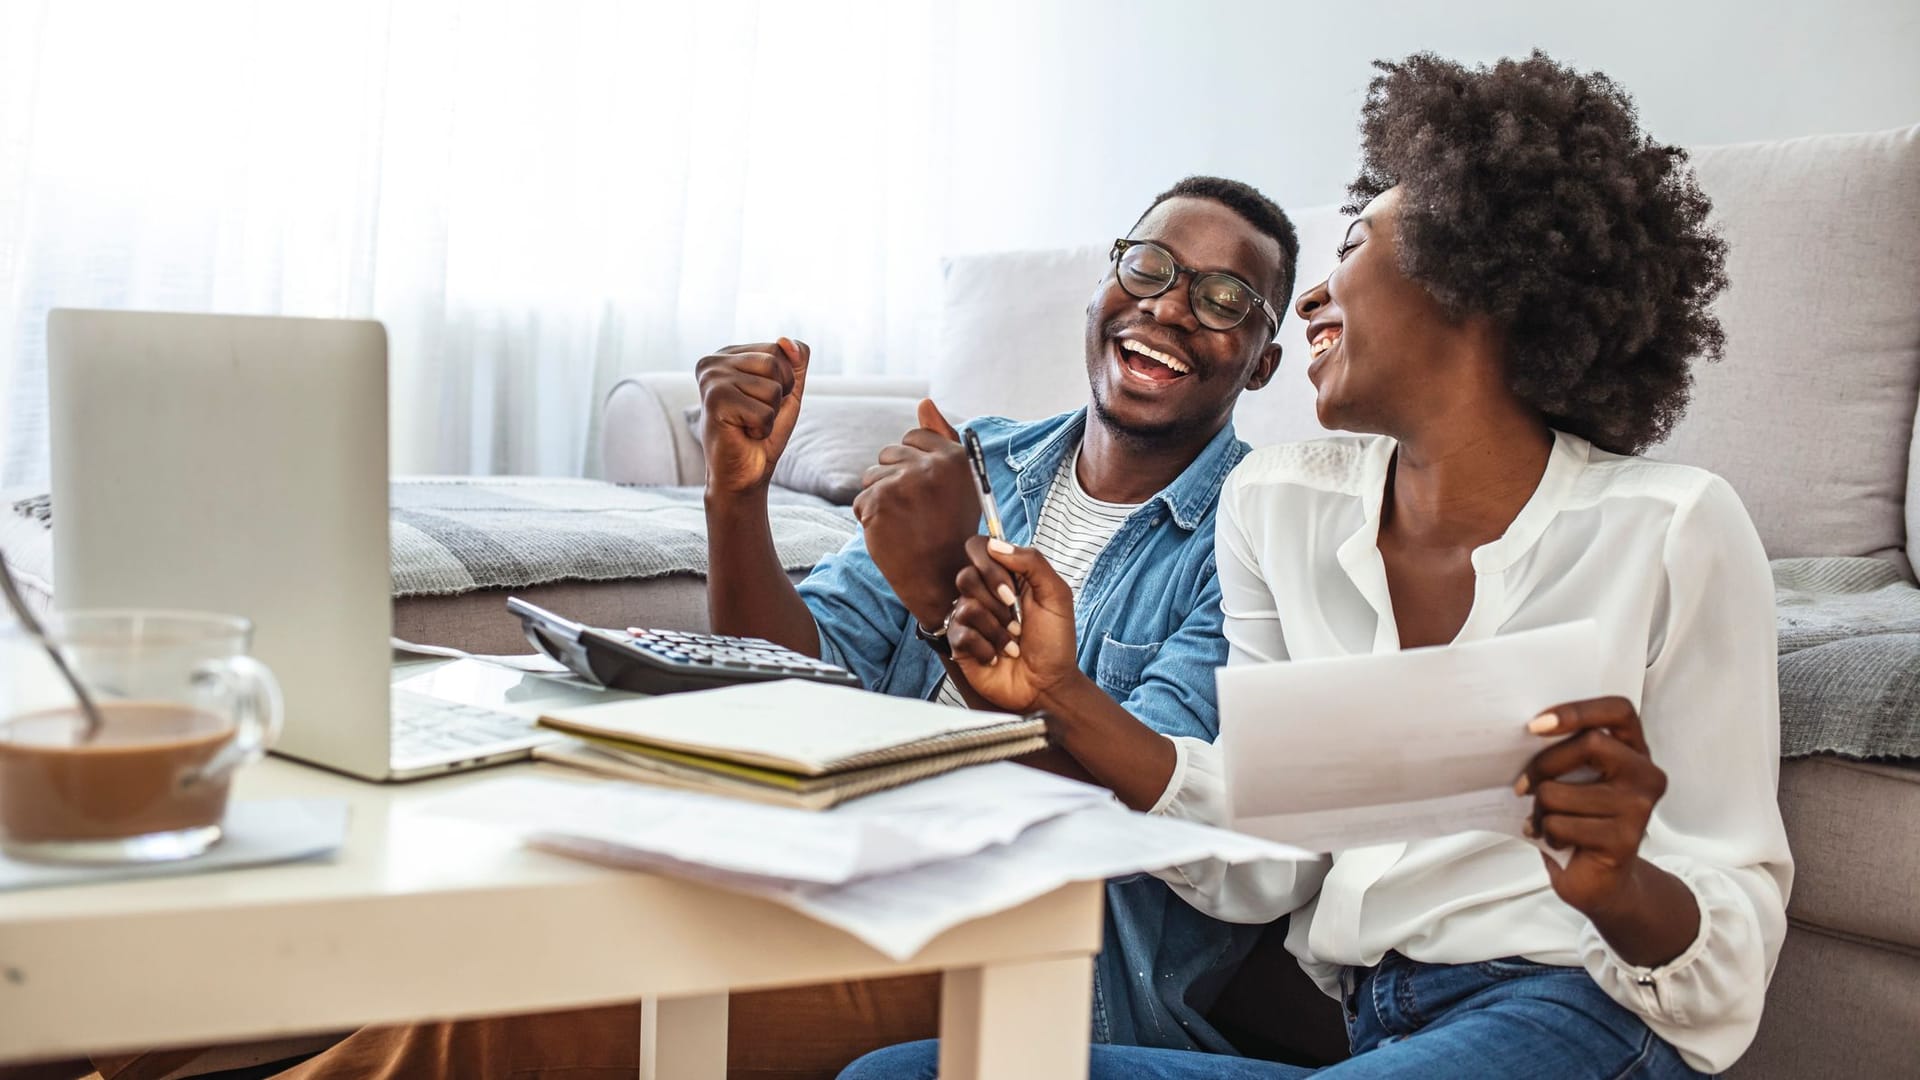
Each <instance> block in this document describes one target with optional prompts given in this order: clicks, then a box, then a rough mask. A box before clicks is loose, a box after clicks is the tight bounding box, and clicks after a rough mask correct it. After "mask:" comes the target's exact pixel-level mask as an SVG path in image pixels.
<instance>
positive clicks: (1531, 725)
mask: <svg viewBox="0 0 1920 1080" xmlns="http://www.w3.org/2000/svg"><path fill="white" fill-rule="evenodd" d="M1559 726H1560V718H1559V717H1557V716H1555V715H1553V714H1552V713H1550V712H1543V713H1541V714H1540V715H1539V716H1536V717H1534V718H1533V719H1531V720H1529V721H1527V730H1528V731H1531V732H1533V733H1534V734H1535V735H1545V734H1546V733H1547V732H1549V731H1552V730H1553V729H1555V728H1557V727H1559Z"/></svg>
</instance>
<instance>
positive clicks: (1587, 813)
mask: <svg viewBox="0 0 1920 1080" xmlns="http://www.w3.org/2000/svg"><path fill="white" fill-rule="evenodd" d="M1527 730H1529V731H1531V732H1533V733H1534V734H1536V735H1540V736H1542V737H1557V738H1558V739H1559V741H1557V742H1555V743H1554V744H1553V745H1551V746H1549V747H1547V748H1546V749H1545V750H1542V751H1540V752H1539V753H1538V754H1535V755H1534V757H1533V760H1532V761H1530V762H1528V763H1527V768H1526V771H1525V772H1523V773H1522V774H1521V776H1520V779H1519V781H1518V782H1516V783H1515V784H1514V790H1515V791H1516V792H1518V793H1519V794H1521V795H1526V794H1528V793H1532V795H1533V796H1534V800H1533V801H1534V806H1533V817H1532V820H1531V821H1530V822H1529V824H1528V826H1527V833H1528V835H1530V836H1533V837H1537V838H1539V839H1542V840H1544V841H1546V842H1547V843H1548V844H1550V845H1552V846H1554V847H1556V848H1569V849H1571V850H1572V852H1573V854H1572V857H1571V858H1569V859H1568V860H1567V863H1566V865H1565V866H1562V865H1561V864H1560V863H1559V862H1558V861H1556V860H1554V859H1552V858H1546V857H1545V856H1544V855H1543V856H1542V857H1543V858H1546V866H1547V877H1548V879H1549V880H1550V881H1551V882H1552V883H1553V890H1554V892H1555V893H1558V894H1559V896H1560V898H1561V899H1562V900H1565V901H1566V902H1567V903H1568V904H1569V905H1571V906H1572V907H1573V908H1574V909H1575V910H1576V911H1579V912H1580V913H1581V914H1583V915H1586V916H1587V917H1588V918H1589V919H1592V920H1593V923H1594V926H1595V927H1596V928H1598V929H1599V931H1600V933H1601V935H1602V936H1603V937H1605V938H1606V939H1607V941H1608V942H1609V943H1610V944H1612V945H1613V947H1614V949H1615V950H1616V951H1618V952H1619V953H1620V954H1621V956H1622V957H1623V958H1624V959H1627V960H1629V961H1630V962H1632V963H1636V964H1641V965H1643V966H1647V967H1655V966H1658V965H1660V964H1663V963H1666V962H1667V961H1669V960H1671V959H1673V958H1674V957H1676V956H1678V955H1679V954H1680V953H1681V952H1683V951H1685V949H1686V947H1687V945H1688V944H1689V943H1691V942H1692V941H1693V939H1694V937H1695V935H1696V934H1697V933H1698V931H1699V917H1700V913H1699V905H1698V903H1697V902H1696V901H1695V900H1694V898H1693V894H1692V891H1691V890H1690V889H1688V888H1687V886H1686V883H1685V882H1682V881H1681V880H1680V879H1679V878H1676V877H1674V876H1673V875H1672V874H1669V873H1667V872H1666V871H1664V870H1662V869H1660V868H1659V867H1657V866H1654V865H1653V864H1652V863H1650V862H1647V861H1646V860H1645V859H1642V858H1641V857H1640V842H1641V841H1642V840H1643V839H1645V837H1646V835H1647V822H1648V821H1649V820H1650V819H1651V818H1652V816H1653V808H1654V805H1655V804H1656V803H1658V802H1659V801H1660V797H1661V796H1662V795H1664V794H1666V790H1667V774H1666V772H1665V771H1663V770H1662V769H1661V768H1660V767H1659V766H1658V765H1655V764H1654V763H1653V756H1652V755H1651V754H1650V753H1649V752H1648V750H1647V740H1646V735H1645V732H1644V731H1643V730H1642V728H1641V724H1640V713H1639V711H1638V710H1637V709H1635V708H1634V706H1633V703H1632V702H1630V701H1628V700H1627V699H1625V698H1622V697H1606V698H1594V699H1591V700H1588V701H1576V702H1572V703H1569V704H1566V705H1558V706H1555V707H1554V708H1552V709H1548V710H1547V711H1546V712H1543V713H1541V714H1540V715H1539V716H1537V717H1535V718H1534V719H1533V720H1532V721H1531V722H1530V723H1529V724H1528V725H1527ZM1575 771H1590V772H1591V773H1592V774H1593V779H1591V780H1588V781H1584V782H1583V781H1577V780H1575V781H1569V780H1567V779H1564V778H1565V777H1566V776H1567V775H1568V774H1570V773H1573V772H1575Z"/></svg>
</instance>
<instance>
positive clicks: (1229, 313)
mask: <svg viewBox="0 0 1920 1080" xmlns="http://www.w3.org/2000/svg"><path fill="white" fill-rule="evenodd" d="M1107 257H1108V258H1110V259H1112V260H1113V264H1114V276H1115V277H1117V278H1119V279H1120V287H1121V288H1123V289H1125V290H1127V295H1128V296H1134V297H1138V298H1140V299H1142V300H1151V299H1153V298H1154V297H1156V296H1159V295H1160V294H1161V293H1164V292H1166V291H1167V290H1168V289H1171V288H1173V287H1174V285H1175V284H1176V283H1177V282H1179V280H1180V275H1181V274H1190V275H1192V277H1193V281H1192V282H1191V283H1190V284H1189V285H1188V286H1187V304H1188V306H1189V307H1191V308H1193V317H1194V318H1195V319H1198V320H1199V321H1200V325H1201V326H1204V327H1206V328H1207V329H1209V330H1231V329H1233V328H1234V327H1236V326H1239V325H1240V324H1241V323H1243V322H1245V321H1246V319H1247V316H1248V315H1250V314H1252V313H1253V311H1254V310H1255V309H1258V310H1259V312H1260V314H1262V315H1265V316H1266V317H1267V323H1268V325H1270V326H1272V327H1273V331H1272V332H1273V333H1276V334H1277V333H1279V332H1280V316H1279V315H1276V314H1275V313H1274V310H1273V305H1272V304H1269V303H1267V300H1266V298H1265V297H1263V296H1261V295H1260V294H1259V293H1257V292H1254V291H1253V288H1252V287H1251V286H1249V285H1248V284H1247V283H1246V282H1244V281H1241V280H1240V279H1239V278H1237V277H1234V276H1233V275H1232V274H1223V273H1220V272H1219V271H1206V272H1202V271H1200V270H1195V269H1194V268H1193V267H1191V266H1181V265H1180V264H1179V263H1178V262H1177V261H1175V260H1174V257H1173V253H1172V252H1170V251H1168V250H1167V249H1166V248H1163V247H1161V246H1160V245H1159V244H1156V243H1154V242H1153V241H1151V240H1115V241H1114V242H1113V251H1112V252H1110V253H1109V254H1108V256H1107Z"/></svg>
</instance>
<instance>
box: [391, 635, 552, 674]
mask: <svg viewBox="0 0 1920 1080" xmlns="http://www.w3.org/2000/svg"><path fill="white" fill-rule="evenodd" d="M390 644H391V645H392V647H393V651H394V652H398V653H406V654H408V655H411V656H432V657H437V658H439V659H443V660H478V661H480V662H482V663H486V664H494V665H497V666H499V667H503V668H512V669H513V670H515V671H522V672H526V673H527V674H529V675H564V674H566V673H567V665H565V664H563V663H561V662H560V661H558V660H555V659H554V658H552V657H550V656H548V655H547V654H545V653H525V654H520V653H515V654H511V655H501V656H494V655H489V654H486V653H470V652H466V651H464V650H462V649H456V648H453V647H452V646H450V645H421V644H419V643H417V642H412V641H404V640H402V639H400V638H392V639H390Z"/></svg>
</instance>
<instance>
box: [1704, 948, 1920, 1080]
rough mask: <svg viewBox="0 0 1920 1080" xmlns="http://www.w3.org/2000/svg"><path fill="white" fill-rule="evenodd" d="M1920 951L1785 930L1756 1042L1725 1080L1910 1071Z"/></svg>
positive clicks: (1800, 1079) (1919, 1000)
mask: <svg viewBox="0 0 1920 1080" xmlns="http://www.w3.org/2000/svg"><path fill="white" fill-rule="evenodd" d="M1916 1016H1920V953H1915V952H1913V951H1912V950H1904V951H1896V950H1892V949H1887V948H1883V947H1881V946H1879V945H1876V944H1873V943H1869V942H1862V941H1857V940H1854V939H1852V938H1845V937H1838V936H1835V935H1832V934H1828V933H1825V932H1822V931H1819V930H1815V929H1812V928H1809V927H1806V926H1795V927H1793V928H1791V929H1790V930H1788V931H1787V941H1786V944H1785V945H1784V946H1783V947H1782V948H1781V950H1780V963H1779V965H1778V966H1777V967H1775V968H1774V971H1773V981H1772V982H1770V983H1768V984H1767V1007H1766V1008H1765V1009H1764V1010H1763V1011H1762V1012H1761V1014H1760V1031H1759V1033H1758V1034H1756V1035H1755V1036H1754V1040H1753V1045H1752V1046H1751V1047H1750V1048H1748V1050H1747V1052H1746V1053H1745V1054H1743V1055H1741V1058H1740V1060H1739V1061H1738V1062H1736V1063H1734V1066H1733V1067H1732V1068H1731V1069H1728V1070H1727V1072H1726V1077H1727V1080H1809V1078H1810V1077H1834V1076H1863V1077H1864V1076H1873V1077H1882V1076H1886V1077H1891V1076H1912V1075H1913V1064H1914V1053H1913V1047H1914V1017H1916Z"/></svg>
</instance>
